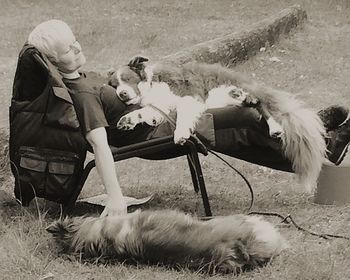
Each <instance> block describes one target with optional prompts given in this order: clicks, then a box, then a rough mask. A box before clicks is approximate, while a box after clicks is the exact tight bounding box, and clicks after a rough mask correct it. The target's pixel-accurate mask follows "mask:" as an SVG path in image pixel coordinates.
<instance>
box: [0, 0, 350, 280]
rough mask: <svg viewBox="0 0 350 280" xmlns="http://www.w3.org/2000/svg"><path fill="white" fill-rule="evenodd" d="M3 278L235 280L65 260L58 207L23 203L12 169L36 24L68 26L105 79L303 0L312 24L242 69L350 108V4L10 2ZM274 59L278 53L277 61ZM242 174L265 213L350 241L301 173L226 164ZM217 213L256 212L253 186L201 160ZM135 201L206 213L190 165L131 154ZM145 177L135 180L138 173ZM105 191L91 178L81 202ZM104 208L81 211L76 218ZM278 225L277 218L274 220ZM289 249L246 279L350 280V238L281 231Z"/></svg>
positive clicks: (341, 219)
mask: <svg viewBox="0 0 350 280" xmlns="http://www.w3.org/2000/svg"><path fill="white" fill-rule="evenodd" d="M0 4H1V9H0V18H1V24H2V27H1V29H0V37H1V40H0V48H1V52H0V79H1V82H0V101H1V102H0V127H1V130H0V141H1V142H0V144H1V146H0V152H1V158H0V169H1V170H0V172H1V173H0V184H1V185H0V279H72V280H73V279H185V280H186V279H203V278H210V279H228V278H230V279H231V278H232V276H220V275H218V276H212V277H209V276H206V275H202V274H198V273H194V272H189V271H186V270H180V271H175V270H167V269H165V268H162V267H148V266H144V265H140V266H127V265H122V264H120V265H105V264H95V263H83V262H79V260H75V259H71V258H68V257H67V256H61V255H59V254H58V250H57V248H56V247H55V246H54V244H53V242H52V240H51V239H50V236H49V235H48V234H47V233H46V232H45V230H44V229H45V227H46V226H47V225H48V224H49V223H50V222H51V221H52V220H54V219H56V218H58V217H59V213H60V208H59V206H58V205H56V204H53V203H49V202H45V201H42V200H39V201H38V203H37V204H35V203H32V205H31V206H30V207H29V208H25V209H24V208H21V207H19V206H18V205H17V204H16V202H15V201H14V199H13V197H12V187H13V186H12V183H13V178H12V177H11V175H10V172H9V167H8V164H7V152H8V144H7V135H8V128H7V110H8V108H7V107H8V104H9V101H10V95H11V86H12V81H13V75H14V71H15V67H16V61H17V56H18V52H19V50H20V49H21V47H22V45H23V43H24V42H25V40H26V37H27V35H28V34H29V32H30V31H31V30H32V29H33V27H34V26H35V25H36V24H38V23H40V22H41V21H43V20H47V19H50V18H59V19H63V20H64V21H66V22H68V23H69V25H70V26H71V27H72V29H73V30H74V32H75V33H76V34H77V37H78V40H79V41H80V42H81V45H82V46H83V49H84V50H85V54H86V56H87V59H88V63H87V65H86V66H85V69H86V70H95V71H99V72H102V73H105V72H107V70H108V69H109V68H111V67H115V66H117V65H119V64H122V63H125V62H127V61H128V58H130V57H131V56H133V55H135V54H144V55H147V56H149V57H151V58H153V59H157V58H160V57H162V56H164V55H167V54H170V53H174V52H176V51H178V50H180V49H182V48H185V47H189V46H192V45H193V44H196V43H199V42H202V41H205V40H209V39H213V38H216V37H219V36H222V35H225V34H227V33H231V32H235V31H240V30H242V29H245V28H247V27H249V25H250V24H252V23H255V22H257V21H259V20H261V19H263V18H265V17H267V16H269V15H273V14H274V13H276V12H278V11H280V10H281V9H283V8H286V7H288V6H290V5H292V4H301V5H302V7H304V8H305V9H306V11H307V14H308V20H307V21H306V22H305V23H304V24H303V25H302V26H300V27H298V28H297V29H296V31H295V32H294V33H292V34H291V35H290V36H288V37H286V38H283V39H282V40H281V41H280V42H278V43H277V44H276V45H274V46H270V47H268V48H267V50H266V51H265V52H261V53H259V54H258V55H257V56H255V57H253V58H251V59H250V60H249V61H247V62H245V63H242V64H240V65H237V66H236V68H237V69H238V70H239V71H242V72H244V73H247V74H248V75H251V76H252V77H254V78H255V79H258V80H260V81H262V82H265V83H267V84H270V85H273V86H275V87H278V88H281V89H285V90H288V91H290V92H293V93H295V94H298V97H299V98H301V99H302V100H304V101H305V102H306V103H308V104H309V105H310V106H312V107H314V108H315V109H320V108H322V107H324V106H327V105H330V104H334V103H338V104H343V105H347V106H350V99H349V97H348V95H349V88H350V79H349V76H350V53H349V51H348V49H349V45H350V20H349V13H350V3H349V1H348V0H320V1H311V0H309V1H307V0H304V1H302V0H295V1H289V0H281V1H279V0H270V1H267V0H235V1H230V0H212V1H205V0H183V1H161V0H149V1H136V0H130V1H128V0H120V1H112V0H105V1H99V2H97V1H93V0H89V1H88V0H72V1H53V0H35V1H29V0H11V1H10V0H8V1H7V0H0ZM272 57H277V58H278V59H279V61H276V60H275V59H273V60H270V58H272ZM225 159H227V160H228V161H229V162H230V163H232V164H234V165H235V167H237V168H239V169H240V170H241V171H243V172H244V174H245V175H246V177H247V178H248V179H249V180H250V182H251V184H252V185H253V187H254V190H255V196H256V201H255V208H254V209H255V210H261V211H275V212H280V213H282V214H288V213H290V214H291V215H292V216H293V217H294V218H295V220H296V221H297V222H298V223H299V224H300V225H302V226H304V227H306V228H309V229H312V230H313V231H316V232H320V233H335V234H344V235H348V234H349V232H350V205H349V204H348V205H343V206H325V205H317V204H314V203H313V198H312V197H311V196H308V195H305V194H304V193H303V191H302V190H303V188H302V186H300V185H299V184H298V183H297V182H296V181H295V179H294V177H293V176H292V174H288V173H284V172H278V171H274V170H271V169H268V168H264V167H259V166H256V165H252V164H249V163H246V162H243V161H239V160H236V159H233V158H228V157H225ZM201 161H202V165H203V169H204V173H205V180H206V183H207V188H208V192H209V196H210V201H211V206H212V210H213V212H214V214H215V215H227V214H230V213H242V212H244V211H246V209H247V207H248V205H249V192H248V190H247V189H246V187H245V185H244V182H242V181H241V179H240V178H239V177H237V176H236V175H235V174H234V173H232V172H231V171H229V170H228V169H227V168H226V166H225V165H223V164H222V163H221V162H220V161H218V160H217V159H215V158H213V157H210V156H208V157H202V158H201ZM116 168H117V172H118V175H119V177H120V181H121V184H122V186H123V191H124V194H125V195H133V196H136V197H142V196H146V195H149V194H151V193H153V194H155V198H154V199H153V200H152V201H151V202H150V203H149V204H147V205H145V206H144V208H152V209H163V208H179V209H182V210H184V211H186V212H190V213H193V214H196V215H203V209H202V204H201V199H200V197H199V196H197V195H196V194H195V193H194V192H193V190H192V185H191V179H190V174H189V171H188V168H187V164H186V161H185V160H184V159H181V158H178V159H173V160H168V161H155V162H153V161H152V162H150V161H145V160H141V159H131V160H126V161H123V162H119V163H117V164H116ZM131 168H132V170H135V169H136V170H138V172H137V173H136V174H135V172H133V175H132V176H130V171H129V170H130V169H131ZM101 192H103V188H102V186H101V184H100V181H99V180H98V178H97V176H96V173H95V172H92V173H91V176H90V177H89V180H88V183H87V185H86V187H85V188H84V190H83V193H82V196H91V195H93V194H99V193H101ZM100 210H101V209H99V208H92V207H88V206H86V205H83V204H79V205H78V207H77V209H76V213H77V214H81V213H97V212H98V211H100ZM271 221H272V222H276V223H278V220H275V219H271ZM281 231H282V233H283V235H285V236H286V237H287V239H288V240H289V242H290V245H291V248H290V249H289V250H286V251H285V252H283V254H282V255H281V256H279V257H278V258H276V259H275V260H274V261H273V262H272V263H271V264H269V265H268V266H266V267H264V268H262V269H260V270H256V271H252V272H249V273H245V274H242V275H239V276H237V277H236V278H237V279H264V280H265V279H335V280H338V279H344V280H345V279H349V277H350V267H349V263H350V243H349V242H348V241H345V240H329V241H326V240H322V239H319V238H316V237H313V236H310V235H307V234H305V233H303V232H300V231H297V230H296V229H295V228H293V227H283V228H281Z"/></svg>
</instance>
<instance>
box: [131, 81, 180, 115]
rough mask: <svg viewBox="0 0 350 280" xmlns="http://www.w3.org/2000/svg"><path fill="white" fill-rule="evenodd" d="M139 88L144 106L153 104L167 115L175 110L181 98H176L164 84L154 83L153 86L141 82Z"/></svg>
mask: <svg viewBox="0 0 350 280" xmlns="http://www.w3.org/2000/svg"><path fill="white" fill-rule="evenodd" d="M138 87H139V90H140V92H141V105H142V106H146V105H149V104H152V105H153V106H155V107H157V108H159V109H161V110H162V111H164V112H165V113H169V111H171V110H174V109H175V108H176V104H177V103H178V102H179V100H180V98H181V97H179V96H176V95H175V94H174V93H173V92H172V91H171V89H170V87H169V86H168V85H167V84H166V83H164V82H160V83H158V82H152V84H151V85H150V84H149V83H147V82H141V83H139V85H138Z"/></svg>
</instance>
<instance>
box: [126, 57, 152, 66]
mask: <svg viewBox="0 0 350 280" xmlns="http://www.w3.org/2000/svg"><path fill="white" fill-rule="evenodd" d="M147 61H149V59H148V58H147V57H144V56H134V57H133V58H131V59H130V61H129V63H128V66H129V67H131V68H136V69H139V68H142V69H143V68H144V67H145V64H144V62H147Z"/></svg>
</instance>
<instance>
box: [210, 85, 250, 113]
mask: <svg viewBox="0 0 350 280" xmlns="http://www.w3.org/2000/svg"><path fill="white" fill-rule="evenodd" d="M234 89H237V87H236V86H233V85H220V86H218V87H216V88H213V89H211V90H210V91H209V92H208V98H207V100H206V102H205V106H206V108H207V109H216V108H223V107H226V106H230V105H236V106H241V105H242V101H243V100H244V97H245V95H242V98H241V99H238V98H232V96H231V95H230V92H231V91H232V90H234Z"/></svg>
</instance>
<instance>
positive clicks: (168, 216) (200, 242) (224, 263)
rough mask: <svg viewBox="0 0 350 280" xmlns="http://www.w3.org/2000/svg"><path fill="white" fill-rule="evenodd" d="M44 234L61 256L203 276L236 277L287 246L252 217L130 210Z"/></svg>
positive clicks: (67, 222) (72, 221)
mask: <svg viewBox="0 0 350 280" xmlns="http://www.w3.org/2000/svg"><path fill="white" fill-rule="evenodd" d="M47 231H48V232H50V233H52V234H53V236H54V238H55V239H56V241H57V242H58V243H59V244H60V245H61V246H62V248H63V249H64V250H65V252H66V253H79V254H82V256H83V257H84V258H95V257H103V258H108V259H112V260H117V261H125V260H134V261H137V262H141V263H147V264H163V265H168V266H172V267H183V268H190V269H193V270H201V271H206V272H208V273H239V272H241V271H244V270H248V269H249V270H250V269H254V268H255V267H257V266H262V265H264V264H266V263H267V262H268V261H270V260H271V259H272V258H273V257H274V256H276V255H278V254H279V253H280V252H281V251H282V250H283V249H285V248H286V247H287V243H286V241H285V240H284V238H283V237H282V236H281V235H280V233H279V232H278V231H277V229H276V228H275V227H274V226H273V225H272V224H271V223H269V222H267V221H265V220H263V219H262V218H260V217H256V216H247V215H232V216H226V217H218V218H213V219H211V220H209V221H202V220H199V219H197V218H195V217H192V216H190V215H187V214H184V213H182V212H179V211H173V210H163V211H143V212H141V211H136V212H133V213H131V214H127V215H124V216H114V217H104V218H100V217H75V218H66V219H64V220H60V221H56V222H54V223H53V224H51V225H50V226H49V227H48V228H47Z"/></svg>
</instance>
